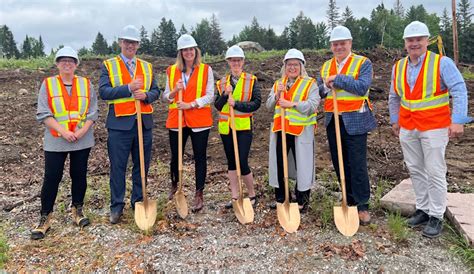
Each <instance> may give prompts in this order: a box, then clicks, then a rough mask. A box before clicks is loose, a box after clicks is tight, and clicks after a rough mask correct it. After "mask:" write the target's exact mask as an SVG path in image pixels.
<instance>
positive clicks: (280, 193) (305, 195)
mask: <svg viewBox="0 0 474 274" xmlns="http://www.w3.org/2000/svg"><path fill="white" fill-rule="evenodd" d="M281 136H282V133H281V131H280V132H277V145H276V150H277V151H276V156H277V170H278V188H275V199H276V201H277V202H278V203H282V202H283V201H284V200H285V178H284V174H283V173H284V172H283V153H282V152H283V149H282V138H281ZM290 150H291V151H292V152H293V158H294V159H295V167H296V168H297V166H296V147H295V136H294V135H291V134H288V133H287V134H286V151H287V154H289V152H290ZM297 187H298V181H297V182H296V184H295V194H296V201H297V202H298V205H305V204H307V203H308V202H309V195H310V191H311V190H310V189H308V190H306V191H298V188H297ZM290 193H291V191H290ZM290 196H291V195H290Z"/></svg>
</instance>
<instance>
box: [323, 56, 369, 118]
mask: <svg viewBox="0 0 474 274" xmlns="http://www.w3.org/2000/svg"><path fill="white" fill-rule="evenodd" d="M365 60H367V58H365V57H363V56H360V55H356V54H354V53H351V56H350V57H349V58H348V59H347V62H346V64H345V65H344V67H343V68H342V70H341V71H340V73H339V74H343V75H347V76H352V77H353V78H354V79H357V78H358V76H359V72H360V67H361V66H362V64H363V63H364V62H365ZM337 74H338V72H337V64H336V58H333V59H331V60H329V61H326V62H325V63H324V64H323V67H322V68H321V77H322V78H323V79H326V78H327V77H329V76H332V75H337ZM336 92H337V93H336V94H337V104H338V110H339V112H351V111H358V110H360V109H361V107H362V106H363V104H364V101H367V103H368V105H369V108H370V109H372V105H371V103H370V100H369V91H367V93H366V94H365V95H364V96H358V95H356V94H353V93H350V92H347V91H345V90H343V89H337V90H336ZM333 110H334V106H333V100H332V92H330V93H329V94H328V96H327V97H326V100H325V102H324V111H325V112H332V111H333Z"/></svg>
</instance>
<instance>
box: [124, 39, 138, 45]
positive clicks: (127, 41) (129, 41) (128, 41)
mask: <svg viewBox="0 0 474 274" xmlns="http://www.w3.org/2000/svg"><path fill="white" fill-rule="evenodd" d="M122 42H123V43H125V44H128V45H134V46H137V45H138V43H140V42H138V41H133V40H126V39H123V40H122Z"/></svg>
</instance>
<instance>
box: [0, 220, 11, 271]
mask: <svg viewBox="0 0 474 274" xmlns="http://www.w3.org/2000/svg"><path fill="white" fill-rule="evenodd" d="M9 249H10V247H9V246H8V242H7V238H6V236H5V233H4V231H3V228H2V227H0V270H1V269H3V268H4V267H5V263H6V262H7V261H8V250H9Z"/></svg>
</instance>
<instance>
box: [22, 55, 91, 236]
mask: <svg viewBox="0 0 474 274" xmlns="http://www.w3.org/2000/svg"><path fill="white" fill-rule="evenodd" d="M55 62H56V66H57V67H58V70H59V74H58V75H55V76H51V77H47V78H46V79H44V81H43V83H42V84H41V88H40V91H39V94H38V108H37V111H36V120H38V121H39V122H41V123H42V124H44V125H45V126H46V129H45V132H44V138H43V149H44V162H45V163H44V180H43V186H42V188H41V211H40V212H41V216H40V220H39V223H38V225H37V226H36V227H35V228H34V229H33V230H32V231H31V239H33V240H38V239H42V238H44V237H45V236H46V232H47V231H48V230H49V228H50V226H51V218H52V212H53V207H54V203H55V201H56V196H57V194H58V187H59V183H60V182H61V180H62V177H63V171H64V163H65V161H66V158H67V157H68V155H69V175H70V176H71V196H72V197H71V213H72V220H73V222H74V224H76V225H77V226H79V227H84V226H87V225H89V223H90V222H89V219H88V218H87V217H86V216H84V212H83V205H84V196H85V193H86V189H87V162H88V160H89V153H90V151H91V148H92V147H93V146H94V129H93V124H94V121H95V120H97V117H98V113H97V96H96V94H95V91H94V89H93V87H92V85H91V83H90V81H89V79H87V78H85V77H80V76H77V75H75V71H76V68H77V66H78V65H79V58H78V56H77V52H76V51H75V50H74V49H72V48H70V47H63V48H61V49H60V50H58V52H57V53H56V57H55Z"/></svg>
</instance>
